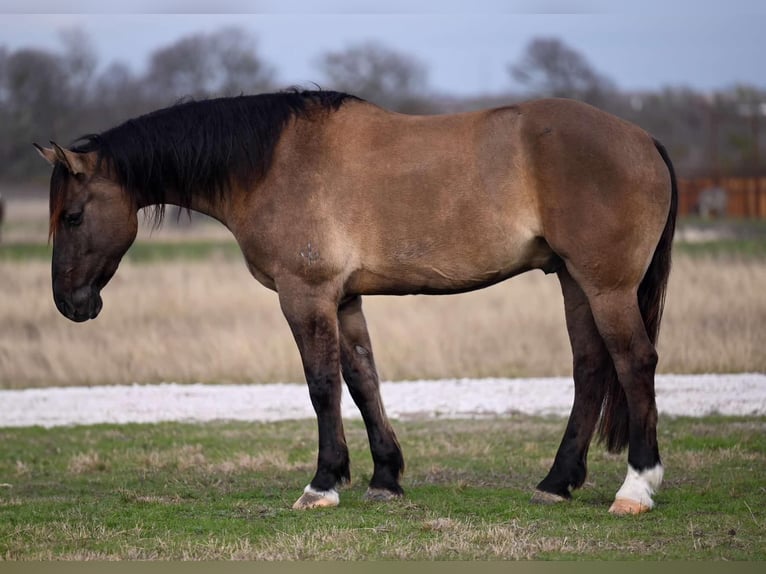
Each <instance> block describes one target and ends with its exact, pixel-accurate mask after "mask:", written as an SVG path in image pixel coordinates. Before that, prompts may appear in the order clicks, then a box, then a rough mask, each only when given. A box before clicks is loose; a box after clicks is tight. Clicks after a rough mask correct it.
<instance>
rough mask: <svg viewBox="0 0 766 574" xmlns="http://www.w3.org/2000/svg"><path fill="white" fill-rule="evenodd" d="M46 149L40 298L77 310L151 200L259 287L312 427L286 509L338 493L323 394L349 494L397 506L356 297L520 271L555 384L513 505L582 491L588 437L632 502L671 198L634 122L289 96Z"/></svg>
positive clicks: (82, 315) (659, 470)
mask: <svg viewBox="0 0 766 574" xmlns="http://www.w3.org/2000/svg"><path fill="white" fill-rule="evenodd" d="M51 144H52V147H50V148H42V147H40V146H38V145H37V144H35V146H36V147H37V149H38V151H39V152H40V154H41V155H42V156H43V157H44V158H45V159H46V160H47V161H48V162H49V163H50V164H52V165H53V173H52V176H51V183H50V235H51V237H52V241H53V258H52V279H53V296H54V300H55V304H56V306H57V308H58V309H59V311H60V312H61V313H62V314H63V315H64V316H66V317H67V318H69V319H71V320H73V321H85V320H87V319H93V318H95V317H96V316H97V315H98V314H99V311H100V310H101V307H102V300H101V296H100V291H101V289H102V288H103V287H104V286H105V285H106V284H107V282H108V281H109V279H110V278H111V277H112V276H113V274H114V273H115V271H116V270H117V266H118V264H119V262H120V259H121V258H122V256H123V255H124V254H125V252H126V251H127V250H128V248H129V247H130V245H131V244H132V242H133V241H134V239H135V237H136V231H137V210H138V209H140V208H143V207H147V206H156V211H155V213H154V215H155V217H156V218H157V223H159V222H161V220H162V216H163V213H164V207H165V205H168V204H170V205H177V206H180V207H182V208H187V209H192V210H196V211H200V212H203V213H206V214H209V215H211V216H212V217H214V218H216V219H218V220H219V221H220V222H222V223H223V224H224V225H225V226H226V227H227V228H228V229H229V230H231V232H232V233H233V235H234V237H235V238H236V240H237V241H238V243H239V246H240V247H241V249H242V252H243V254H244V258H245V261H246V264H247V267H248V269H249V270H250V272H251V273H252V275H253V276H254V277H255V279H257V280H258V281H260V282H261V283H262V284H263V285H265V286H266V287H268V288H269V289H273V290H275V291H276V292H277V293H278V296H279V303H280V305H281V309H282V311H283V313H284V316H285V318H286V319H287V321H288V323H289V325H290V328H291V330H292V333H293V335H294V337H295V341H296V343H297V346H298V349H299V351H300V355H301V359H302V362H303V368H304V372H305V376H306V381H307V383H308V389H309V394H310V397H311V403H312V405H313V407H314V410H315V412H316V416H317V421H318V438H319V446H318V458H317V468H316V474H315V475H314V477H313V478H312V479H311V482H310V483H309V484H308V486H306V488H305V490H304V492H303V494H302V496H300V498H299V499H298V501H297V502H296V503H295V505H294V508H301V509H305V508H312V507H320V506H335V505H337V504H338V503H339V494H338V487H339V486H340V485H342V484H343V483H344V482H346V481H348V480H350V472H349V456H348V449H347V447H346V442H345V437H344V432H343V423H342V420H341V411H340V398H341V380H342V379H343V380H345V382H346V384H347V385H348V388H349V390H350V393H351V396H352V397H353V400H354V401H355V403H356V405H357V406H358V408H359V410H360V411H361V414H362V417H363V419H364V423H365V425H366V429H367V434H368V438H369V443H370V449H371V452H372V458H373V463H374V471H373V475H372V478H371V480H370V483H369V488H368V489H367V491H366V494H365V497H366V498H367V499H372V500H388V499H393V498H397V497H400V496H402V494H403V490H402V487H401V485H400V477H401V474H402V471H403V469H404V459H403V457H402V453H401V449H400V447H399V444H398V442H397V439H396V436H395V434H394V431H393V430H392V427H391V425H390V423H389V420H388V418H387V416H386V413H385V410H384V407H383V404H382V402H381V397H380V392H379V380H378V374H377V371H376V368H375V361H374V359H373V352H372V348H371V345H370V338H369V335H368V332H367V327H366V324H365V318H364V315H363V313H362V299H361V298H362V296H364V295H378V294H388V295H405V294H418V293H426V294H446V293H459V292H463V291H469V290H473V289H480V288H482V287H486V286H488V285H492V284H493V283H497V282H498V281H502V280H504V279H507V278H509V277H512V276H514V275H518V274H520V273H523V272H525V271H529V270H532V269H541V270H543V271H544V272H545V273H555V274H556V275H557V276H558V280H559V282H560V284H561V289H562V292H563V296H564V307H565V313H566V322H567V329H568V333H569V337H570V340H571V346H572V351H573V358H574V384H575V396H574V404H573V407H572V412H571V415H570V418H569V422H568V424H567V427H566V431H565V433H564V437H563V439H562V441H561V445H560V447H559V449H558V452H557V454H556V456H555V459H554V462H553V465H552V467H551V469H550V472H549V473H548V474H547V476H546V477H545V478H544V479H543V480H542V482H540V483H539V485H538V486H537V489H536V490H535V494H534V496H533V500H534V501H537V502H558V501H562V500H566V499H569V498H571V489H575V488H578V487H580V486H582V484H583V483H584V481H585V476H586V458H587V453H588V447H589V445H590V442H591V439H592V437H593V435H594V433H595V432H596V427H597V425H598V433H599V435H600V437H601V438H602V439H603V440H604V442H605V443H606V446H607V448H608V449H609V450H610V451H614V452H619V451H621V450H623V449H624V448H625V447H626V446H627V447H628V471H627V476H626V478H625V481H624V483H623V485H622V487H621V488H620V489H619V491H618V492H617V494H616V497H615V500H614V503H613V504H612V506H611V508H610V511H611V512H613V513H615V514H635V513H641V512H646V511H648V510H650V509H651V508H652V507H653V504H654V503H653V500H652V495H653V494H654V492H655V490H656V489H657V488H658V487H659V485H660V482H661V481H662V475H663V467H662V463H661V460H660V455H659V449H658V446H657V436H656V427H657V409H656V404H655V395H654V374H655V367H656V364H657V353H656V351H655V343H656V340H657V335H658V329H659V324H660V318H661V314H662V308H663V305H664V296H665V290H666V286H667V280H668V274H669V271H670V254H671V243H672V238H673V233H674V229H675V220H676V212H677V203H678V200H677V190H676V183H675V176H674V173H673V168H672V164H671V162H670V160H669V158H668V154H667V153H666V151H665V149H664V147H663V146H662V145H661V144H660V143H658V142H657V141H656V140H654V139H653V138H652V137H651V136H650V135H648V134H647V133H646V132H645V131H643V130H642V129H640V128H638V127H637V126H634V125H632V124H629V123H627V122H625V121H622V120H621V119H618V118H617V117H614V116H612V115H610V114H607V113H605V112H602V111H599V110H597V109H595V108H593V107H590V106H588V105H586V104H583V103H578V102H575V101H571V100H564V99H545V100H537V101H530V102H526V103H521V104H519V105H513V106H508V107H502V108H497V109H492V110H485V111H478V112H471V113H461V114H456V115H437V116H411V115H403V114H397V113H392V112H389V111H386V110H384V109H381V108H379V107H377V106H375V105H373V104H371V103H368V102H365V101H363V100H360V99H358V98H356V97H354V96H351V95H348V94H342V93H337V92H329V91H304V92H299V91H291V92H282V93H276V94H261V95H255V96H239V97H233V98H220V99H210V100H206V101H187V102H183V103H179V104H177V105H175V106H172V107H169V108H166V109H161V110H158V111H155V112H152V113H149V114H147V115H144V116H141V117H138V118H135V119H132V120H129V121H127V122H125V123H123V124H121V125H119V126H117V127H114V128H112V129H109V130H107V131H105V132H103V133H101V134H97V135H88V136H85V137H83V138H81V139H80V140H78V141H77V142H75V144H73V147H70V148H68V149H65V148H62V147H60V146H58V145H56V144H55V143H53V142H51ZM530 392H534V391H533V390H532V389H530Z"/></svg>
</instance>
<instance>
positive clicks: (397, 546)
mask: <svg viewBox="0 0 766 574" xmlns="http://www.w3.org/2000/svg"><path fill="white" fill-rule="evenodd" d="M563 426H564V421H563V420H560V419H555V418H534V417H521V416H519V417H512V418H509V419H489V420H477V421H464V420H459V421H450V420H443V421H419V422H407V423H403V422H398V423H396V427H397V430H398V434H399V438H400V440H401V443H402V447H403V449H404V452H405V457H406V458H407V461H408V468H407V473H406V475H405V478H404V482H403V485H404V487H405V489H406V491H407V497H406V498H405V499H403V500H402V501H399V502H394V503H388V504H383V503H365V502H363V501H362V494H363V493H364V490H365V485H366V482H367V480H368V479H369V476H370V473H371V461H370V457H369V454H368V450H367V445H366V435H365V433H364V430H363V427H362V426H361V423H358V422H352V423H348V424H347V425H346V430H347V438H348V442H349V447H350V449H351V455H352V474H353V476H354V482H353V484H352V485H351V486H349V487H347V488H345V489H344V490H343V491H342V493H341V506H340V507H338V508H335V509H322V510H315V511H307V512H298V511H293V510H291V509H290V506H291V504H292V503H293V502H294V500H295V499H296V498H297V497H298V496H299V494H300V492H301V490H302V488H303V486H304V485H305V483H306V482H307V481H308V479H309V478H310V476H311V472H312V469H313V467H314V460H315V456H316V455H315V423H314V422H313V421H300V422H282V423H273V424H246V423H215V424H205V425H193V424H177V423H172V424H171V423H165V424H156V425H123V426H116V425H101V426H94V427H72V428H63V429H62V428H57V429H50V430H45V429H41V428H24V429H3V430H0V483H3V486H0V559H3V558H5V559H200V560H215V559H231V558H243V559H328V560H334V559H416V560H425V559H450V560H451V559H461V560H475V559H510V558H522V559H526V558H535V559H620V560H623V559H627V560H632V559H682V560H686V559H692V560H697V559H731V560H763V559H766V483H764V476H766V438H764V436H765V435H764V431H765V430H766V418H764V417H749V418H725V417H709V418H706V419H673V420H664V419H663V420H662V421H661V426H660V440H661V445H662V448H663V455H664V462H665V465H666V481H665V484H664V486H663V488H662V490H661V491H660V492H659V493H658V494H657V495H656V498H655V500H656V502H657V507H656V509H655V510H654V511H653V512H651V513H649V514H647V515H643V516H638V517H627V518H617V517H613V516H611V515H609V514H608V513H607V508H608V506H609V504H610V502H611V499H612V497H613V496H614V492H615V491H616V489H617V488H618V487H619V485H620V483H621V482H622V479H623V478H624V472H625V457H624V456H614V455H607V454H605V453H604V451H603V449H602V448H600V447H595V446H594V448H592V449H591V455H590V476H589V480H588V482H587V483H586V487H585V488H583V489H582V490H580V491H578V492H577V493H576V494H575V498H574V500H573V501H572V502H571V503H567V504H561V505H558V506H553V507H546V506H537V505H532V504H530V503H529V497H530V494H531V491H532V489H533V487H534V485H535V484H536V483H537V481H539V480H540V479H541V478H542V476H543V475H544V474H545V472H546V471H547V467H548V466H549V464H550V462H551V459H552V457H553V454H554V453H555V449H556V446H557V444H558V440H559V438H560V433H561V432H563Z"/></svg>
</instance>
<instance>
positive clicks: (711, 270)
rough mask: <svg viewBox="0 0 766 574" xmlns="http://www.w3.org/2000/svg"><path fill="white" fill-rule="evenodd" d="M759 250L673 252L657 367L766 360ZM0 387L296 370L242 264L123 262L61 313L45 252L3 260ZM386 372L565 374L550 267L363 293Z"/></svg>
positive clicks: (276, 374) (737, 367)
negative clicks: (399, 291) (475, 285)
mask: <svg viewBox="0 0 766 574" xmlns="http://www.w3.org/2000/svg"><path fill="white" fill-rule="evenodd" d="M764 285H766V262H763V261H759V260H756V261H743V260H722V259H716V260H712V259H700V258H695V259H690V258H688V257H683V256H678V257H677V258H676V264H675V269H674V272H673V275H672V278H671V285H670V290H669V295H668V302H667V309H666V315H665V321H664V324H663V332H662V335H661V341H660V356H661V359H660V371H663V372H673V373H682V372H737V371H764V370H766V353H763V347H762V342H763V341H764V340H766V296H764V292H763V286H764ZM0 293H1V294H2V298H1V299H0V317H2V321H0V387H4V388H22V387H39V386H50V385H89V384H112V383H132V382H142V383H143V382H146V383H148V382H159V381H178V382H191V381H203V382H274V381H296V382H297V381H300V380H302V378H303V375H302V369H301V366H300V361H299V358H298V353H297V350H296V348H295V344H294V342H293V340H292V336H291V335H290V332H289V330H288V328H287V325H286V323H285V321H284V319H283V318H282V316H281V313H280V310H279V305H278V301H277V298H276V295H275V294H274V293H271V292H269V291H268V290H266V289H265V288H263V287H261V286H260V285H259V284H258V283H256V282H255V281H254V280H253V279H252V278H251V277H250V276H249V274H248V273H247V271H246V269H245V267H244V265H243V264H242V263H239V262H236V261H234V262H227V261H205V262H165V263H161V264H131V263H128V262H126V263H124V264H123V265H122V267H121V269H120V271H119V272H118V274H117V275H116V276H115V278H114V279H113V280H112V282H111V283H110V284H109V285H108V286H107V288H106V289H105V290H104V292H103V296H104V310H103V311H102V314H101V316H100V317H99V318H98V319H97V320H96V321H90V322H87V323H83V324H74V323H71V322H69V321H67V320H66V319H64V318H63V317H62V316H61V315H59V313H58V311H56V309H55V307H54V305H53V301H52V297H51V293H50V268H49V264H47V263H42V262H25V263H13V262H2V263H0ZM365 309H366V314H367V318H368V323H369V325H370V331H371V335H372V338H373V343H374V345H375V352H376V358H377V363H378V366H379V368H380V370H381V375H382V377H383V378H384V379H389V380H396V379H413V378H434V377H482V376H511V377H513V376H544V375H568V374H570V372H571V354H570V350H569V342H568V339H567V335H566V329H565V326H564V316H563V309H562V297H561V294H560V291H559V287H558V282H557V281H556V279H555V278H554V277H551V276H544V275H543V274H542V273H540V272H533V273H528V274H526V275H523V276H520V277H517V278H515V279H512V280H510V281H507V282H505V283H502V284H500V285H497V286H494V287H491V288H489V289H485V290H482V291H477V292H474V293H468V294H464V295H454V296H449V297H426V296H418V297H399V298H397V297H370V298H367V299H366V302H365Z"/></svg>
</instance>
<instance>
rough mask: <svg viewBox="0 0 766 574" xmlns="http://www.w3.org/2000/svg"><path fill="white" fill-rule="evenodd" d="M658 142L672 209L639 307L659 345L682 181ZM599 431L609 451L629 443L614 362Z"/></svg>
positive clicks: (640, 288)
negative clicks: (669, 186)
mask: <svg viewBox="0 0 766 574" xmlns="http://www.w3.org/2000/svg"><path fill="white" fill-rule="evenodd" d="M654 145H655V147H656V148H657V151H658V152H659V154H660V156H661V157H662V159H663V161H664V162H665V165H667V167H668V171H669V172H670V185H671V192H670V193H671V195H670V211H669V213H668V219H667V221H666V222H665V229H664V230H663V231H662V235H661V236H660V241H659V243H658V244H657V248H656V249H655V250H654V255H653V256H652V261H651V263H650V264H649V268H648V269H647V271H646V274H645V275H644V278H643V279H642V280H641V284H640V285H639V286H638V306H639V309H640V310H641V316H642V317H643V319H644V325H645V326H646V333H647V334H648V335H649V339H650V340H651V341H652V344H653V345H656V343H657V337H658V336H659V332H660V321H661V319H662V311H663V309H664V307H665V293H666V292H667V286H668V276H669V275H670V264H671V248H672V246H673V234H674V233H675V229H676V217H677V215H678V184H677V181H676V173H675V170H674V169H673V163H672V162H671V161H670V157H669V156H668V152H667V150H666V149H665V146H663V145H662V144H661V143H660V142H659V141H657V140H656V139H655V140H654ZM598 434H599V437H600V439H601V441H602V442H604V443H606V447H607V449H608V450H609V452H614V453H617V452H620V451H622V450H623V449H624V448H625V447H626V446H627V445H628V400H627V397H626V396H625V391H624V390H623V388H622V385H620V382H619V381H618V380H617V373H616V371H615V370H614V365H612V366H611V367H610V371H609V374H608V375H607V382H606V395H605V396H604V403H603V406H602V409H601V422H600V423H599V428H598Z"/></svg>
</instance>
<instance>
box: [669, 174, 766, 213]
mask: <svg viewBox="0 0 766 574" xmlns="http://www.w3.org/2000/svg"><path fill="white" fill-rule="evenodd" d="M717 189H718V190H723V191H722V192H721V191H716V190H717ZM721 198H723V209H722V210H721V209H720V208H719V201H718V200H720V199H721ZM678 213H679V215H709V216H712V217H737V218H760V219H766V177H760V178H756V177H721V178H719V179H718V181H717V182H716V181H715V180H714V179H713V178H712V177H701V178H695V179H686V178H679V180H678Z"/></svg>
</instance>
